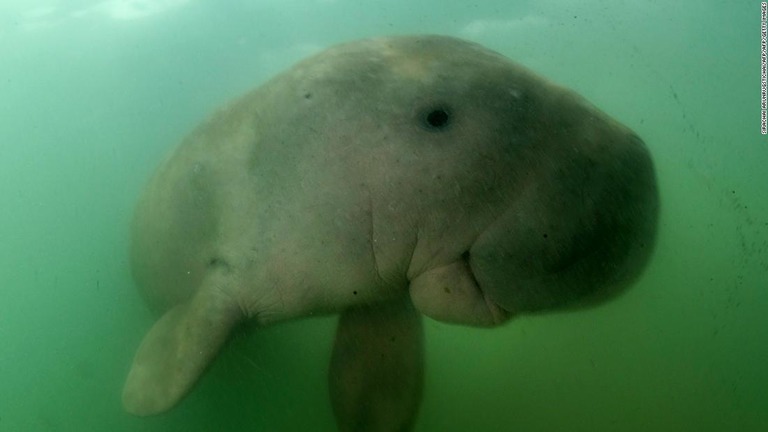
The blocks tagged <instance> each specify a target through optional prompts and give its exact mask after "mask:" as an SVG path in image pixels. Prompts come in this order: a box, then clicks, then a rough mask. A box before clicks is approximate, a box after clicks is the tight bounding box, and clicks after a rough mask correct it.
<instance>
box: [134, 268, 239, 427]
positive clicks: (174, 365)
mask: <svg viewBox="0 0 768 432" xmlns="http://www.w3.org/2000/svg"><path fill="white" fill-rule="evenodd" d="M220 279H221V277H220V275H217V274H216V273H213V272H212V273H211V274H209V275H208V277H207V278H206V281H205V283H204V284H203V286H201V288H200V290H199V291H198V292H197V294H196V295H195V296H194V297H193V298H192V299H191V300H190V301H188V302H185V303H182V304H180V305H178V306H176V307H174V308H172V309H170V310H169V311H168V312H166V313H165V315H163V317H162V318H161V319H160V320H158V321H157V323H155V325H154V326H153V327H152V329H151V330H150V331H149V333H148V334H147V335H146V336H145V337H144V340H143V341H142V343H141V346H140V347H139V350H138V352H137V353H136V357H135V358H134V360H133V365H132V366H131V371H130V373H129V374H128V379H127V381H126V383H125V387H124V388H123V406H124V407H125V409H126V410H127V411H128V412H129V413H131V414H135V415H140V416H145V415H151V414H157V413H160V412H163V411H166V410H168V409H170V408H171V407H173V406H174V405H175V404H176V403H178V401H179V400H180V399H181V398H182V397H183V396H184V395H186V394H187V393H188V392H189V390H190V389H191V388H192V386H193V385H194V383H195V382H196V381H197V379H198V378H199V377H200V375H201V374H202V372H203V371H204V370H205V368H206V367H207V366H208V364H209V363H210V362H211V360H212V359H213V358H214V357H215V356H216V354H218V352H219V350H220V349H221V347H222V345H224V342H225V341H226V340H227V337H228V336H229V333H230V331H231V330H232V328H233V327H234V326H235V325H236V324H237V323H238V322H239V321H240V320H241V319H242V313H241V311H240V310H239V308H238V306H237V303H236V302H233V301H232V297H230V296H227V295H224V294H223V293H224V292H225V291H224V290H222V287H223V286H227V285H226V281H222V280H220ZM222 282H223V283H222Z"/></svg>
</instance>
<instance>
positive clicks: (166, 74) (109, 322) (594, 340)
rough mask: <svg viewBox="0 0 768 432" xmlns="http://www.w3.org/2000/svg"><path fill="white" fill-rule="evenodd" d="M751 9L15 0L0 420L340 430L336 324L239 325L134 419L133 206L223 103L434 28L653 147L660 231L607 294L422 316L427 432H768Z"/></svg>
mask: <svg viewBox="0 0 768 432" xmlns="http://www.w3.org/2000/svg"><path fill="white" fill-rule="evenodd" d="M760 19H761V17H760V2H757V1H738V2H737V1H731V2H711V3H710V2H694V1H684V2H669V3H667V2H657V1H598V0H592V1H579V2H577V1H554V0H532V1H519V2H511V1H509V0H498V1H476V2H449V1H435V0H429V1H422V2H414V1H412V0H408V1H406V0H392V1H382V0H379V1H373V0H355V1H353V0H314V1H312V0H254V1H244V0H240V1H235V0H221V1H212V0H210V1H204V0H156V1H151V0H143V1H142V0H122V1H120V0H109V1H93V0H68V1H64V0H61V1H55V0H49V1H44V0H3V1H2V2H1V3H0V431H3V432H6V431H9V432H15V431H105V430H110V431H139V430H141V431H181V430H184V431H303V430H312V431H333V430H335V426H334V422H333V417H332V413H331V407H330V402H329V399H328V390H327V378H326V373H327V368H328V362H329V358H330V351H331V343H332V339H333V334H334V326H335V317H319V318H318V317H315V318H310V319H305V320H301V321H295V322H290V323H287V324H280V325H277V326H274V327H271V328H267V329H264V330H261V331H259V332H256V333H254V334H252V335H249V336H247V337H246V336H244V335H242V334H241V335H238V336H236V337H235V338H234V340H233V341H232V342H231V344H230V346H229V347H228V348H227V349H225V350H224V352H223V353H222V354H221V355H220V357H219V359H218V360H217V361H216V362H215V364H214V365H213V367H212V368H211V369H210V370H209V372H208V373H207V374H206V375H205V376H204V377H203V379H202V380H201V382H200V383H199V384H198V385H197V386H196V387H195V389H194V391H193V392H192V393H191V394H190V395H189V396H188V397H187V398H186V399H185V400H184V401H183V402H182V403H181V404H180V405H179V406H178V407H176V408H175V409H173V410H172V411H170V412H168V413H167V414H164V415H160V416H156V417H150V418H137V417H133V416H130V415H128V414H126V413H124V412H123V411H122V408H121V405H120V392H121V389H122V385H123V381H124V379H125V376H126V373H127V371H128V368H129V366H130V362H131V360H132V357H133V354H134V352H135V350H136V348H137V346H138V344H139V342H140V340H141V338H142V337H143V335H144V333H145V332H146V331H147V330H148V329H149V327H150V326H151V324H152V322H153V317H152V316H151V314H150V313H149V311H148V310H147V309H146V308H145V306H144V305H143V304H142V302H141V299H140V298H139V295H138V293H137V292H136V290H135V288H134V286H133V282H132V281H131V278H130V275H129V269H128V263H127V244H128V232H127V231H128V230H127V228H128V223H129V220H130V217H131V213H132V209H133V206H134V204H135V201H136V199H137V197H138V194H139V192H140V190H141V188H142V187H143V185H144V184H145V182H146V181H147V179H148V176H149V175H150V174H151V172H152V171H153V170H154V169H155V167H156V166H157V165H158V164H159V162H160V161H161V159H162V157H163V156H164V155H165V154H166V153H167V152H168V151H169V150H170V149H171V148H172V147H173V146H174V145H175V144H177V143H178V142H179V140H180V139H181V138H182V137H183V136H184V135H185V134H186V133H188V132H189V131H190V130H191V129H192V128H193V127H194V126H195V125H196V124H197V123H198V122H200V121H201V120H202V119H204V118H205V117H206V116H207V115H208V114H210V113H211V112H212V111H213V110H214V109H215V108H216V107H218V106H220V105H221V104H223V103H224V102H226V101H227V100H230V99H231V98H233V97H236V96H238V95H240V94H242V93H244V92H245V91H246V90H248V89H250V88H252V87H254V86H256V85H258V84H260V83H262V82H263V81H264V80H266V79H268V78H269V77H271V76H273V75H274V74H276V73H278V72H279V71H281V70H282V69H284V68H286V67H288V66H289V65H291V64H292V63H293V62H295V61H297V60H299V59H300V58H302V57H305V56H306V55H308V54H311V53H314V52H316V51H318V50H320V49H322V48H323V47H326V46H328V45H330V44H333V43H337V42H341V41H347V40H351V39H358V38H361V37H366V36H375V35H384V34H407V33H440V34H448V35H454V36H460V37H464V38H467V39H470V40H473V41H476V42H479V43H482V44H483V45H486V46H488V47H490V48H492V49H494V50H496V51H499V52H501V53H503V54H504V55H506V56H508V57H510V58H512V59H514V60H516V61H518V62H520V63H522V64H524V65H526V66H528V67H529V68H532V69H533V70H535V71H537V72H538V73H540V74H542V75H544V76H546V77H548V78H551V79H552V80H554V81H556V82H559V83H561V84H563V85H566V86H568V87H571V88H573V89H575V90H577V91H578V92H580V93H581V94H582V95H584V96H585V97H587V99H589V100H590V101H592V102H593V103H594V104H595V105H597V106H598V107H600V108H601V109H602V110H604V111H606V112H607V113H609V114H610V115H611V116H613V117H615V118H617V119H618V120H620V121H621V122H623V123H625V124H626V125H628V126H630V127H631V128H632V129H634V130H635V131H636V132H637V133H638V134H639V135H640V136H641V137H642V138H643V139H644V140H645V142H646V143H647V145H648V146H649V148H650V149H651V152H652V153H653V155H654V158H655V162H656V167H657V173H658V178H659V183H660V190H661V198H662V212H661V220H660V231H659V237H658V245H657V248H656V252H655V255H654V256H653V258H652V261H651V264H650V266H649V268H648V269H647V271H646V272H645V274H644V275H643V277H642V278H641V279H640V280H639V281H638V283H637V284H636V286H635V287H634V288H633V289H631V290H629V291H628V292H627V293H626V294H625V295H623V296H622V297H620V298H619V299H617V300H615V301H612V302H610V303H608V304H605V305H603V306H601V307H598V308H596V309H592V310H587V311H580V312H574V313H559V314H549V315H541V316H535V317H522V318H517V319H515V320H513V321H511V322H509V323H508V324H506V325H504V326H503V327H501V328H496V329H475V328H465V327H460V326H453V325H447V324H441V323H437V322H434V321H431V320H428V319H427V320H425V326H426V343H427V346H426V350H427V352H426V355H427V359H426V365H427V369H426V381H425V389H424V399H423V403H422V406H421V411H420V415H419V419H418V422H417V425H416V430H417V431H465V430H478V431H506V430H515V431H590V432H595V431H766V430H768V137H767V136H763V135H761V134H760Z"/></svg>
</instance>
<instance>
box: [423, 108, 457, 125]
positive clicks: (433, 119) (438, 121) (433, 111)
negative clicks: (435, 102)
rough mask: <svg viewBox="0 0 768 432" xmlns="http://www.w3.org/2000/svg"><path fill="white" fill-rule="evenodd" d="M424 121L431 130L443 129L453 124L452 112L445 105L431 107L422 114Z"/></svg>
mask: <svg viewBox="0 0 768 432" xmlns="http://www.w3.org/2000/svg"><path fill="white" fill-rule="evenodd" d="M422 123H423V125H424V127H425V128H427V129H429V130H433V131H440V130H443V129H445V128H447V127H448V125H450V124H451V112H450V111H449V110H448V109H447V108H444V107H435V108H430V109H428V110H426V111H425V112H424V114H423V115H422Z"/></svg>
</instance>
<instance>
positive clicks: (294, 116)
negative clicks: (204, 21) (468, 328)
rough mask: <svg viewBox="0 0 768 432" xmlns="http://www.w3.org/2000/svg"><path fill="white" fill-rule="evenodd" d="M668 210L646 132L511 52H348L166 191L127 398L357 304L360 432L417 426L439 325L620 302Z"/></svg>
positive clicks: (164, 181) (175, 161)
mask: <svg viewBox="0 0 768 432" xmlns="http://www.w3.org/2000/svg"><path fill="white" fill-rule="evenodd" d="M657 209H658V197H657V190H656V183H655V176H654V170H653V166H652V162H651V159H650V157H649V154H648V151H647V150H646V148H645V146H644V144H643V142H642V141H641V140H640V139H639V138H638V137H637V136H636V135H635V134H633V133H632V132H631V131H630V130H629V129H627V128H626V127H624V126H622V125H621V124H619V123H617V122H616V121H614V120H612V119H611V118H609V117H608V116H606V115H605V114H604V113H602V112H600V111H598V110H597V109H596V108H594V107H593V106H591V105H590V104H589V103H587V102H586V101H584V99H582V98H581V97H579V96H578V95H576V94H575V93H573V92H571V91H569V90H566V89H563V88H561V87H558V86H556V85H554V84H552V83H550V82H548V81H546V80H544V79H542V78H540V77H537V76H536V75H534V74H533V73H531V72H530V71H528V70H526V69H524V68H523V67H521V66H519V65H516V64H514V63H512V62H510V61H509V60H507V59H505V58H504V57H502V56H500V55H498V54H496V53H493V52H491V51H488V50H486V49H484V48H482V47H480V46H478V45H474V44H471V43H468V42H464V41H461V40H457V39H453V38H448V37H438V36H417V37H394V38H381V39H371V40H365V41H360V42H354V43H350V44H346V45H340V46H337V47H334V48H331V49H329V50H327V51H325V52H323V53H321V54H318V55H316V56H314V57H311V58H309V59H308V60H305V61H303V62H301V63H299V64H297V65H296V66H294V67H293V68H291V69H289V70H287V71H286V72H284V73H282V74H281V75H278V76H277V77H275V78H273V79H272V80H271V81H269V82H267V83H266V84H264V85H263V86H262V87H260V88H258V89H256V90H254V91H252V92H250V93H248V94H247V95H245V96H244V97H242V98H241V99H239V100H236V101H235V102H233V103H231V104H230V105H228V106H227V107H225V108H224V109H222V110H221V111H219V112H218V113H217V114H215V115H214V116H213V117H211V118H210V119H209V120H208V121H207V122H205V123H204V124H203V125H202V126H200V127H199V128H197V129H196V130H195V131H194V132H193V133H192V134H191V135H190V136H189V137H187V138H186V139H185V140H184V141H183V142H182V144H181V145H180V146H179V147H178V148H177V149H176V150H175V151H174V152H173V153H172V154H171V156H170V157H169V158H168V159H167V160H166V161H165V163H164V164H163V165H162V166H161V168H160V170H159V171H158V173H157V174H156V175H155V177H154V178H153V179H152V181H151V183H150V184H149V186H148V188H147V190H146V193H145V194H144V195H143V198H142V199H141V201H140V203H139V205H138V209H137V212H136V216H135V220H134V224H133V243H132V250H131V256H132V265H133V274H134V276H135V279H136V281H137V284H138V285H139V287H140V289H141V291H142V293H143V294H144V296H145V297H146V299H147V301H148V302H149V304H150V305H151V306H152V307H153V308H154V309H156V310H157V311H158V312H161V313H163V315H162V317H161V318H160V320H159V321H158V322H157V323H156V324H155V325H154V327H153V328H152V329H151V330H150V332H149V333H148V334H147V336H146V337H145V339H144V341H143V342H142V345H141V347H140V348H139V350H138V353H137V354H136V358H135V360H134V363H133V366H132V368H131V371H130V374H129V376H128V380H127V382H126V386H125V389H124V394H123V400H124V404H125V406H126V408H127V409H128V411H130V412H133V413H136V414H141V415H146V414H153V413H157V412H161V411H164V410H166V409H168V408H170V407H171V406H173V405H174V404H175V403H177V402H178V400H179V399H180V398H181V397H182V396H183V395H184V394H185V393H186V392H187V391H188V390H189V389H190V388H191V386H192V385H193V384H194V382H195V381H196V380H197V378H198V377H199V376H200V374H201V373H202V372H203V371H204V369H205V368H206V366H207V365H208V364H209V363H210V362H211V361H212V360H213V358H214V357H215V356H216V354H217V352H218V350H219V349H220V348H221V347H222V345H223V344H224V343H225V341H226V340H227V337H228V335H229V333H230V331H231V330H232V329H233V327H235V326H237V325H238V324H240V323H243V322H245V321H250V322H254V323H256V324H258V325H268V324H272V323H275V322H278V321H281V320H286V319H291V318H298V317H301V316H306V315H309V314H318V313H336V312H339V313H342V317H341V319H340V321H339V331H338V334H337V338H336V346H335V348H334V355H333V359H332V364H331V383H330V384H331V393H332V399H333V402H334V410H335V411H336V415H337V418H338V421H339V424H340V427H341V428H342V429H343V430H395V429H398V428H407V427H408V425H409V424H411V422H412V421H413V418H414V415H415V412H416V408H417V406H418V401H419V398H420V390H421V374H422V340H421V327H420V325H421V324H420V318H419V312H421V313H423V314H426V315H428V316H430V317H432V318H435V319H438V320H443V321H448V322H455V323H463V324H469V325H479V326H493V325H497V324H500V323H502V322H504V321H506V320H507V319H509V318H511V317H513V316H515V315H517V314H521V313H526V312H535V311H542V310H549V309H554V308H559V307H568V306H580V305H585V304H592V303H595V302H597V301H599V300H602V299H605V298H609V297H610V296H611V295H613V294H615V293H617V292H620V291H621V290H622V289H624V288H625V287H626V286H627V285H628V284H629V283H630V282H631V281H632V279H633V278H634V277H635V276H636V275H637V274H638V273H639V272H640V270H641V269H642V267H643V266H644V264H645V262H646V261H647V258H648V256H649V253H650V251H651V249H652V246H653V243H654V234H655V227H656V216H657Z"/></svg>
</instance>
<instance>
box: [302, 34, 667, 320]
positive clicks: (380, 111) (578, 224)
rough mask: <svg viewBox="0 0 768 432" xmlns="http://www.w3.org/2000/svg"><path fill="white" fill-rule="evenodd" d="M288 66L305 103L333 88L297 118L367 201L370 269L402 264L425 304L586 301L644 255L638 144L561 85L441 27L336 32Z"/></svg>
mask: <svg viewBox="0 0 768 432" xmlns="http://www.w3.org/2000/svg"><path fill="white" fill-rule="evenodd" d="M297 70H299V71H301V75H302V84H301V85H302V86H304V87H305V88H303V89H297V91H306V95H305V96H306V97H307V98H310V97H311V99H312V101H313V102H312V103H315V104H317V106H320V107H322V106H323V105H322V104H323V100H324V99H329V100H331V99H332V100H334V101H336V102H338V98H342V99H343V100H344V102H343V103H341V104H338V103H335V104H334V106H333V107H331V106H327V107H325V108H321V109H320V110H312V111H311V112H312V114H311V116H312V118H309V117H308V118H307V119H302V120H299V122H300V123H304V122H305V121H306V122H307V123H309V125H307V127H310V128H312V129H313V130H314V131H315V132H316V133H317V136H318V137H324V138H322V139H323V140H327V141H329V142H334V143H336V144H335V145H336V147H335V150H332V153H333V156H332V158H333V159H334V160H337V161H340V162H339V166H343V167H344V168H343V170H344V172H345V175H344V176H342V177H343V178H346V179H347V181H348V182H349V183H350V184H352V185H351V186H348V187H350V188H351V189H355V188H357V189H358V190H357V192H350V194H352V195H359V196H365V197H367V199H368V200H369V201H370V204H368V203H364V204H361V205H370V207H371V209H370V217H371V220H370V221H366V223H369V224H370V230H369V233H370V235H371V237H372V238H371V243H372V245H373V254H374V256H375V258H376V264H377V272H378V273H379V275H380V276H381V277H382V278H383V279H385V280H386V279H387V278H392V277H395V276H392V275H396V274H398V272H402V273H404V274H405V275H406V276H407V279H408V282H409V286H410V291H411V298H412V299H413V302H414V304H415V306H416V307H417V308H418V309H419V310H420V311H421V312H423V313H425V314H427V315H428V316H431V317H433V318H436V319H440V320H444V321H449V322H457V323H463V324H475V325H492V324H495V323H498V322H501V321H504V320H505V319H506V318H508V317H510V316H513V315H515V314H518V313H523V312H537V311H543V310H550V309H557V308H563V307H578V306H582V305H589V304H595V303H598V302H599V301H601V300H604V299H607V298H610V297H612V296H613V295H615V294H616V293H619V292H621V291H622V290H623V289H624V288H625V287H626V286H627V285H628V284H629V283H630V282H631V281H632V279H633V278H634V277H635V276H637V275H638V274H639V272H640V270H641V269H642V268H643V266H644V265H645V263H646V261H647V259H648V256H649V253H650V251H651V250H652V248H653V244H654V236H655V230H656V221H657V211H658V195H657V189H656V182H655V174H654V168H653V164H652V161H651V158H650V156H649V153H648V150H647V148H646V147H645V145H644V143H643V141H642V140H641V139H640V138H639V137H638V136H637V135H636V134H634V133H633V132H632V131H631V130H629V129H628V128H627V127H625V126H623V125H621V124H620V123H618V122H617V121H615V120H613V119H611V118H610V117H608V116H607V115H606V114H604V113H603V112H601V111H600V110H598V109H596V108H595V107H594V106H592V105H591V104H590V103H588V102H587V101H585V100H584V99H583V98H582V97H580V96H579V95H577V94H576V93H574V92H573V91H570V90H567V89H565V88H563V87H560V86H557V85H555V84H553V83H551V82H549V81H547V80H545V79H543V78H541V77H538V76H536V75H535V74H533V73H532V72H530V71H529V70H527V69H525V68H523V67H522V66H520V65H517V64H515V63H513V62H511V61H509V60H508V59H506V58H505V57H503V56H501V55H498V54H496V53H494V52H491V51H489V50H487V49H484V48H483V47H481V46H478V45H475V44H472V43H468V42H464V41H460V40H456V39H453V38H448V37H401V38H397V37H396V38H387V39H373V40H369V41H363V42H356V43H354V44H350V45H342V46H340V47H337V48H333V49H331V50H329V51H326V52H325V53H323V54H321V55H320V56H318V57H316V58H314V59H311V60H310V61H308V62H307V63H306V64H305V65H300V66H299V67H298V68H297ZM315 89H316V90H317V91H315ZM324 110H327V113H326V114H324V115H322V116H321V117H322V118H321V119H320V120H319V121H318V120H317V119H316V117H318V115H319V114H318V113H320V112H324ZM348 131H355V132H354V134H352V135H353V136H350V134H349V132H348ZM331 148H334V147H333V146H331ZM331 170H333V168H331Z"/></svg>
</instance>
